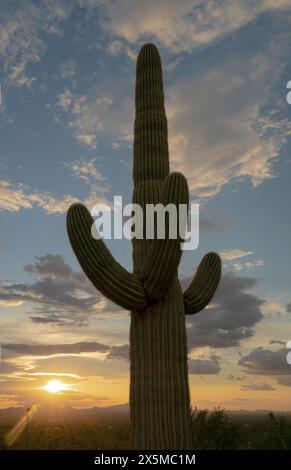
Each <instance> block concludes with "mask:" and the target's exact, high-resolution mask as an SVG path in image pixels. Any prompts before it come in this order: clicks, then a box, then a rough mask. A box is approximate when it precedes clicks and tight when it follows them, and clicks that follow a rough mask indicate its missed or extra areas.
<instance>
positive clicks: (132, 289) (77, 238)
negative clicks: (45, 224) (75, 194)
mask: <svg viewBox="0 0 291 470" xmlns="http://www.w3.org/2000/svg"><path fill="white" fill-rule="evenodd" d="M93 223H94V220H93V218H92V217H91V215H90V213H89V211H88V209H87V208H86V207H85V206H83V205H82V204H80V203H77V204H73V205H72V206H71V207H70V208H69V210H68V213H67V232H68V235H69V239H70V243H71V246H72V248H73V251H74V253H75V255H76V257H77V258H78V261H79V263H80V265H81V267H82V269H83V271H84V272H85V274H86V275H87V277H88V278H89V279H90V281H91V282H92V284H93V285H94V286H95V287H96V288H97V289H98V290H99V291H100V292H101V293H102V294H103V295H105V296H106V297H107V298H108V299H110V300H112V301H113V302H115V303H116V304H118V305H120V306H121V307H123V308H125V309H128V310H132V309H134V310H141V309H144V308H145V307H146V305H147V299H146V296H145V292H144V290H143V287H142V285H141V283H140V281H139V280H138V279H137V277H136V276H135V275H134V274H131V273H129V272H128V271H127V270H126V269H124V268H123V267H122V266H121V265H120V264H119V263H118V262H117V261H116V260H115V259H114V258H113V256H112V255H111V253H110V251H109V250H108V248H107V247H106V245H105V243H104V242H103V240H101V239H99V240H95V239H94V238H93V237H92V234H91V227H92V224H93Z"/></svg>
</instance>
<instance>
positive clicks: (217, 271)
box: [184, 253, 221, 315]
mask: <svg viewBox="0 0 291 470" xmlns="http://www.w3.org/2000/svg"><path fill="white" fill-rule="evenodd" d="M220 276H221V259H220V257H219V255H217V254H216V253H207V255H205V256H204V257H203V259H202V261H201V263H200V264H199V266H198V269H197V272H196V274H195V276H194V278H193V279H192V282H191V284H190V285H189V287H188V288H187V289H186V290H185V292H184V304H185V314H186V315H193V314H194V313H198V312H200V310H203V308H205V307H206V305H207V304H208V303H209V302H210V300H211V299H212V297H213V295H214V293H215V291H216V289H217V286H218V283H219V280H220Z"/></svg>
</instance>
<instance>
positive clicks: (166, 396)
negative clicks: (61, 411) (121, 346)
mask: <svg viewBox="0 0 291 470" xmlns="http://www.w3.org/2000/svg"><path fill="white" fill-rule="evenodd" d="M135 93H136V94H135V104H136V116H135V124H134V170H133V174H134V191H133V202H134V203H138V204H139V205H141V206H142V207H143V208H145V205H146V204H157V203H158V202H161V200H162V189H163V182H164V180H165V178H166V177H167V175H168V173H169V155H168V141H167V120H166V114H165V109H164V95H163V81H162V68H161V61H160V56H159V53H158V50H157V49H156V47H155V46H154V45H149V44H147V45H146V46H144V47H143V48H142V49H141V51H140V54H139V57H138V61H137V71H136V92H135ZM144 212H145V211H144ZM132 243H133V266H134V273H135V274H136V276H137V277H138V278H139V277H141V276H142V271H143V269H144V265H145V262H146V257H147V254H148V251H149V247H150V245H151V243H152V242H151V240H145V239H143V240H137V239H133V241H132ZM153 274H155V273H153ZM130 364H131V365H130V368H131V374H130V380H131V384H130V410H131V425H132V445H133V448H135V449H190V448H191V431H190V400H189V385H188V373H187V344H186V330H185V310H184V301H183V293H182V290H181V287H180V284H179V281H178V278H177V274H176V276H175V277H174V281H173V282H172V283H171V286H170V288H169V289H168V290H167V291H166V293H165V295H164V296H163V297H162V298H161V299H160V300H158V301H157V302H156V303H154V304H153V305H150V306H148V307H146V308H145V309H144V310H143V311H142V312H141V311H140V310H139V311H132V312H131V329H130Z"/></svg>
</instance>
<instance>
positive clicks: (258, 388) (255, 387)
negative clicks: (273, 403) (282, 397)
mask: <svg viewBox="0 0 291 470" xmlns="http://www.w3.org/2000/svg"><path fill="white" fill-rule="evenodd" d="M240 389H241V391H242V392H247V391H249V390H251V391H253V392H271V391H273V390H276V389H275V388H274V387H273V386H272V385H271V384H267V383H265V382H263V383H249V384H246V385H242V386H241V388H240Z"/></svg>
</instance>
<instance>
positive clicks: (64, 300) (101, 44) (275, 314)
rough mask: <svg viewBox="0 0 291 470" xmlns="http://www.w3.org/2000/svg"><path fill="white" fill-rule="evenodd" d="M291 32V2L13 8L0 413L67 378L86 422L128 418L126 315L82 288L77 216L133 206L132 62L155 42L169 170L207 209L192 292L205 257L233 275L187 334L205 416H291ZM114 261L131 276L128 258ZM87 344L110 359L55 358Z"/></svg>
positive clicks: (0, 214) (0, 218)
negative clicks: (71, 226) (97, 416)
mask: <svg viewBox="0 0 291 470" xmlns="http://www.w3.org/2000/svg"><path fill="white" fill-rule="evenodd" d="M290 23H291V2H290V0H279V1H278V0H277V1H274V0H258V1H242V0H229V1H226V0H221V1H210V0H209V1H206V2H201V1H198V0H191V1H190V0H189V1H188V0H185V1H181V2H175V1H172V0H168V1H165V0H160V1H151V0H150V1H148V2H142V1H135V2H133V1H130V0H127V1H126V0H120V1H118V2H116V1H109V2H104V1H100V0H99V1H98V0H73V1H65V0H48V1H46V2H40V1H32V0H24V1H17V0H16V1H13V0H12V1H11V0H9V1H8V0H7V1H6V0H2V2H1V19H0V59H1V68H0V81H1V91H2V96H1V98H2V99H1V106H0V141H1V147H0V223H1V234H0V254H1V263H0V279H1V285H0V325H1V344H2V345H4V352H5V354H4V363H5V362H6V366H5V367H4V366H3V364H2V366H3V367H2V370H1V367H0V374H1V375H2V379H1V380H2V384H3V390H4V392H3V395H2V400H1V406H9V405H14V404H25V403H27V401H29V400H32V399H33V398H32V395H33V393H32V390H33V391H34V393H35V397H34V396H33V397H34V398H35V399H36V400H40V399H44V398H41V395H40V396H39V393H38V388H39V387H40V386H41V385H42V383H43V380H44V379H43V377H47V376H46V375H39V374H51V375H50V376H52V377H54V375H55V374H57V373H58V374H63V380H65V379H66V374H68V373H71V374H75V375H77V376H78V378H76V377H75V378H72V377H71V380H74V381H75V382H74V384H73V385H72V393H71V394H68V396H67V401H69V402H70V403H72V404H74V405H75V406H88V404H90V405H91V404H106V403H121V402H125V401H127V397H128V390H127V387H128V364H127V360H126V354H127V346H126V345H127V341H128V325H129V319H128V313H127V312H122V311H120V310H119V309H117V308H116V307H114V306H113V305H112V304H110V303H109V302H107V301H106V300H105V299H103V298H102V297H101V296H100V295H99V294H98V293H96V292H95V291H94V290H93V289H92V288H91V286H90V285H89V283H88V282H87V281H86V280H85V279H84V278H83V276H82V275H81V274H79V266H78V264H77V262H76V260H75V258H74V256H73V253H72V250H71V248H70V246H69V243H68V239H67V236H66V231H65V212H66V210H67V208H68V207H69V205H70V203H71V202H72V201H74V200H76V199H80V200H82V201H83V202H85V203H86V204H87V205H88V207H92V205H93V204H95V203H96V202H98V201H109V202H112V201H113V196H114V195H123V197H124V201H126V202H129V201H130V199H131V192H132V128H133V119H134V98H133V96H134V80H135V60H136V56H137V53H138V51H139V48H140V47H141V45H142V44H143V43H144V42H147V41H152V42H154V43H155V44H156V45H157V46H158V47H159V50H160V54H161V57H162V63H163V70H164V84H165V100H166V112H167V116H168V125H169V145H170V163H171V168H172V169H175V170H179V171H182V172H183V173H184V174H185V176H186V177H187V179H188V183H189V187H190V190H191V200H192V201H193V202H199V203H200V204H201V207H200V215H201V224H200V225H201V226H200V246H199V249H198V250H196V251H194V252H187V253H185V254H184V255H183V260H182V263H181V267H180V274H181V277H182V278H183V279H184V282H185V283H186V282H187V279H188V278H190V277H191V276H192V273H193V271H194V270H195V269H196V266H197V264H198V262H199V259H200V258H201V255H202V254H203V253H205V252H207V251H209V250H216V251H218V252H220V254H221V255H222V257H223V262H224V266H223V268H224V271H223V272H224V279H223V282H222V287H221V289H220V291H219V292H218V294H217V296H216V297H215V298H214V300H213V302H212V304H211V306H210V308H209V309H207V310H205V312H202V313H201V314H200V315H199V318H198V316H197V319H196V317H195V318H194V319H193V320H192V319H191V320H190V321H189V324H188V336H189V357H190V361H191V362H190V363H189V364H190V366H189V368H190V372H191V375H190V383H191V391H192V399H193V403H198V405H199V406H209V407H211V406H214V405H217V404H220V405H222V406H225V407H226V408H250V409H256V408H269V407H273V408H275V409H290V404H289V401H288V393H289V390H290V388H288V387H290V386H291V380H290V379H291V377H290V373H291V372H290V371H291V369H290V366H288V364H287V362H286V359H285V358H286V342H287V341H288V340H290V339H291V320H290V310H291V308H290V305H288V304H289V303H290V302H291V296H290V278H291V267H290V258H289V253H290V232H291V219H290V217H289V213H290V210H289V201H290V183H289V182H290V176H291V167H290V132H291V125H290V116H291V106H290V105H288V104H287V101H286V94H287V90H286V84H287V82H288V80H290V79H291V63H290V54H289V51H290V40H291V38H290ZM109 246H110V248H111V250H112V251H113V253H114V255H115V256H116V257H117V259H118V260H119V261H121V262H122V264H123V265H124V266H126V267H127V268H129V269H130V268H131V246H130V243H129V242H127V241H110V242H109ZM208 328H211V329H212V330H211V334H210V333H209V332H208ZM197 332H198V333H199V334H197ZM223 334H224V335H225V338H226V340H225V343H224V344H223V342H221V338H222V337H224V336H223ZM199 335H200V336H199ZM198 337H200V339H201V341H200V340H198V339H199V338H198ZM79 342H83V343H84V342H85V343H86V342H97V343H99V344H102V345H103V346H104V347H103V349H102V348H101V349H100V347H98V346H96V347H95V349H94V348H93V349H94V351H83V350H82V347H81V349H80V351H79V352H78V353H73V352H71V353H70V354H68V353H65V354H64V353H63V349H62V348H61V347H60V345H63V344H71V345H76V344H78V343H79ZM19 344H22V345H23V346H22V348H20V346H19ZM17 345H18V346H17ZM27 345H33V346H35V347H36V346H38V345H42V346H43V350H45V348H47V350H48V351H49V346H51V345H56V348H58V347H59V350H60V351H61V353H58V354H50V353H47V355H46V356H45V357H44V356H43V355H39V354H38V352H37V351H38V350H37V349H35V351H36V352H35V353H33V354H31V350H30V354H28V352H27V347H26V346H27ZM116 347H119V348H120V349H116ZM73 349H74V348H73V346H72V350H73ZM85 349H86V348H85ZM117 351H120V354H118V353H117ZM5 358H6V359H5ZM69 369H70V372H68V370H69ZM117 377H118V380H119V382H118V383H119V388H117V389H115V390H113V389H112V383H113V382H114V380H117ZM28 383H29V384H30V385H29V386H28ZM117 390H119V392H117Z"/></svg>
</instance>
